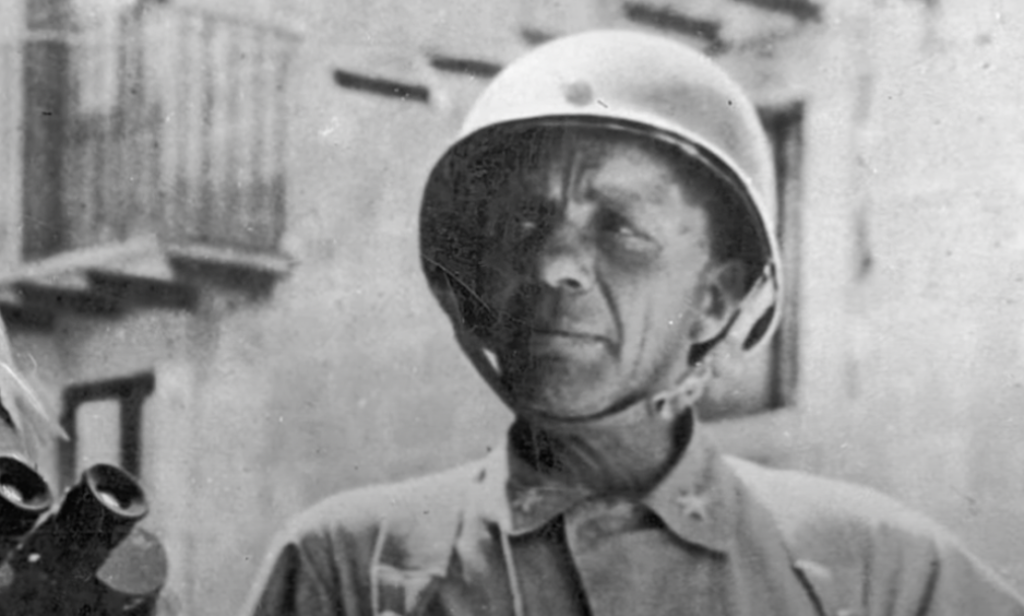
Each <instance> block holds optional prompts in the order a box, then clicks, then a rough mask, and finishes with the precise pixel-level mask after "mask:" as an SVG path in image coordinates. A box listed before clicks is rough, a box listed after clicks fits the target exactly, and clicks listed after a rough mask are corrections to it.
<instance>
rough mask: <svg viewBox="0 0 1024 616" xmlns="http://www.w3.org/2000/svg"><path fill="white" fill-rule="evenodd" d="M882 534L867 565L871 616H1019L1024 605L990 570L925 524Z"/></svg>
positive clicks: (1023, 615)
mask: <svg viewBox="0 0 1024 616" xmlns="http://www.w3.org/2000/svg"><path fill="white" fill-rule="evenodd" d="M908 526H909V525H904V526H903V527H902V528H895V529H894V528H885V529H883V530H882V531H881V532H878V533H877V534H876V536H875V541H874V542H872V546H871V550H870V552H871V556H870V557H869V558H868V559H867V560H868V563H869V565H868V571H867V576H866V577H867V589H866V590H867V593H868V605H869V610H868V614H869V615H871V616H874V615H878V616H966V615H968V614H969V615H971V616H1024V602H1022V600H1021V598H1020V596H1019V595H1018V594H1017V593H1016V592H1015V591H1014V590H1013V589H1011V588H1010V586H1009V585H1008V584H1007V583H1006V582H1004V581H1003V580H1002V579H1001V578H1000V577H999V576H998V575H997V574H996V573H995V572H994V571H993V570H992V569H991V568H989V567H988V566H987V565H985V564H984V563H982V562H981V561H979V560H978V559H977V558H976V557H975V556H974V555H973V554H971V553H970V552H968V551H967V550H966V549H965V548H964V547H963V546H962V544H961V543H960V542H959V541H958V540H957V539H956V538H954V537H953V536H952V535H950V534H949V533H948V531H946V530H945V529H942V528H940V527H938V526H937V525H934V524H933V523H931V521H930V520H927V521H922V520H918V521H917V524H915V525H913V526H909V527H908Z"/></svg>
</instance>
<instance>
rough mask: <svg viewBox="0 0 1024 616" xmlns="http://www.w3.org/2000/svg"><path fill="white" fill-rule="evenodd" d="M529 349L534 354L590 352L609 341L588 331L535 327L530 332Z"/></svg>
mask: <svg viewBox="0 0 1024 616" xmlns="http://www.w3.org/2000/svg"><path fill="white" fill-rule="evenodd" d="M528 340H529V348H530V350H531V351H532V352H533V353H541V354H543V353H547V352H558V353H562V352H573V351H588V350H593V349H596V348H603V347H605V346H607V345H608V344H609V341H608V339H607V338H606V337H605V336H602V335H600V334H595V333H593V332H589V331H586V330H580V329H575V328H562V327H533V328H530V330H529V337H528Z"/></svg>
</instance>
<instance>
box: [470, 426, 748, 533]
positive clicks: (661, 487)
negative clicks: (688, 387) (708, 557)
mask: <svg viewBox="0 0 1024 616" xmlns="http://www.w3.org/2000/svg"><path fill="white" fill-rule="evenodd" d="M480 479H481V481H480V483H479V485H478V489H479V493H478V494H477V501H476V505H477V507H478V508H479V512H480V513H481V514H482V515H483V516H484V518H485V520H487V521H490V522H492V523H495V524H497V525H498V526H499V527H500V528H501V529H502V530H503V531H504V532H506V533H508V534H509V535H512V536H518V535H523V534H527V533H530V532H533V531H535V530H537V529H538V528H540V527H541V526H544V525H545V524H547V523H548V522H550V521H551V520H552V519H554V518H555V517H557V516H559V515H562V514H564V513H566V512H567V511H569V510H570V509H572V508H573V507H574V506H576V505H577V504H579V503H581V502H583V501H585V500H587V499H588V498H590V497H593V496H596V494H594V493H593V492H591V491H589V490H587V489H585V488H581V487H578V486H572V485H568V484H566V483H563V482H559V481H558V480H556V479H555V478H553V477H550V476H548V475H547V474H545V473H543V472H541V471H538V470H537V469H535V468H534V467H533V466H532V465H530V464H529V463H528V462H526V461H525V460H523V459H522V458H521V457H520V456H518V455H517V454H516V452H515V447H511V446H509V443H508V439H507V440H506V443H505V444H504V445H503V446H502V447H499V448H497V449H496V450H495V451H494V452H492V453H491V454H490V455H489V456H488V457H487V458H486V460H485V462H484V468H483V469H482V474H481V477H480ZM637 502H639V503H640V504H643V505H644V506H646V507H647V508H648V509H650V510H651V511H652V512H654V513H655V514H656V515H657V516H658V517H659V518H660V519H661V520H662V522H663V523H664V524H665V526H666V527H667V528H668V529H669V530H670V531H671V532H672V533H673V534H675V535H676V536H678V537H679V538H680V539H682V540H683V541H686V542H688V543H691V544H696V545H699V546H701V547H704V548H706V549H709V550H712V551H715V552H725V551H726V550H727V549H728V546H729V542H730V540H731V537H732V526H733V525H734V522H735V515H736V513H735V506H736V505H735V504H736V486H735V478H734V477H733V476H732V475H731V474H730V473H729V471H728V468H727V467H726V465H725V464H724V463H723V461H722V459H721V456H720V454H719V453H718V451H717V449H716V448H715V446H714V444H713V443H712V442H711V441H710V439H709V437H708V436H707V435H706V434H705V433H704V430H703V429H702V428H701V426H700V422H698V421H695V420H694V421H693V429H692V431H691V434H690V440H689V442H688V443H687V446H686V448H685V449H684V450H683V453H682V454H681V455H680V457H679V459H678V460H677V461H676V463H675V465H674V466H673V467H672V469H671V470H670V471H669V472H668V474H666V476H665V477H664V478H663V479H662V480H661V481H660V482H659V483H658V484H657V485H656V486H655V487H654V488H653V489H652V490H651V491H650V492H649V493H647V494H646V495H644V496H642V497H640V498H639V499H638V501H637Z"/></svg>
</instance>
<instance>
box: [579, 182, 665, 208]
mask: <svg viewBox="0 0 1024 616" xmlns="http://www.w3.org/2000/svg"><path fill="white" fill-rule="evenodd" d="M589 191H590V192H591V193H592V194H593V195H594V196H595V197H597V198H598V199H600V200H601V201H603V202H606V203H608V204H609V205H617V206H635V205H637V204H641V203H649V204H652V205H657V204H658V203H660V202H661V201H663V199H661V198H654V199H652V197H657V196H658V195H652V194H649V193H646V192H644V191H640V190H635V189H631V188H627V187H624V186H617V185H614V184H605V185H600V184H595V185H592V186H591V187H590V189H589Z"/></svg>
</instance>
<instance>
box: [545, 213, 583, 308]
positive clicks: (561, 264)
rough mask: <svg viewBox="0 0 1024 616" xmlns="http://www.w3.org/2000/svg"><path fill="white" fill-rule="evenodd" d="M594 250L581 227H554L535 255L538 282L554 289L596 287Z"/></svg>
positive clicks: (578, 290) (574, 289)
mask: <svg viewBox="0 0 1024 616" xmlns="http://www.w3.org/2000/svg"><path fill="white" fill-rule="evenodd" d="M594 256H595V255H594V251H593V247H592V246H591V245H590V243H589V242H588V241H587V240H586V238H585V237H584V234H583V233H582V231H581V230H580V229H575V228H573V226H572V225H571V224H565V223H563V224H561V225H558V226H556V228H554V229H552V230H551V232H550V233H549V234H548V236H547V237H546V238H545V239H544V241H543V242H542V244H541V245H540V246H539V249H538V251H537V255H536V276H537V281H538V282H539V283H541V284H542V285H544V286H546V287H549V288H551V289H555V290H560V291H569V292H573V293H583V292H586V291H589V290H590V289H591V288H592V287H593V286H594Z"/></svg>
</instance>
